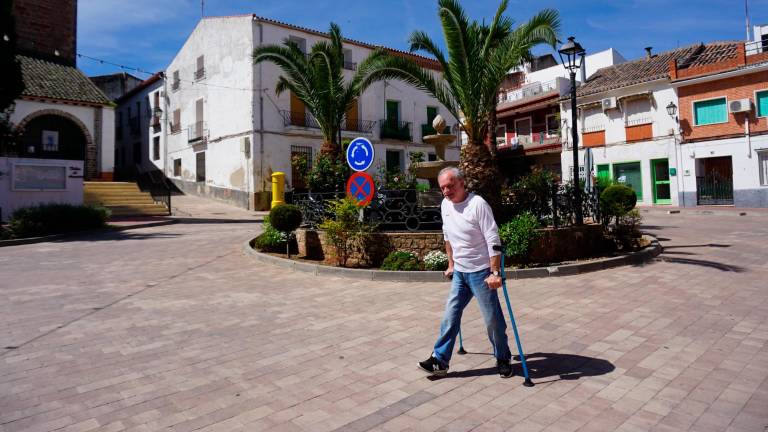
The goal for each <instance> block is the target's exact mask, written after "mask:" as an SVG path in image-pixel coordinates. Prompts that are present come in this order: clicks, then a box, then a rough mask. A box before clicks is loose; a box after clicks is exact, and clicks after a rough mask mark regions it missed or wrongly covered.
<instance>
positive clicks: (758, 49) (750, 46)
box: [744, 40, 768, 55]
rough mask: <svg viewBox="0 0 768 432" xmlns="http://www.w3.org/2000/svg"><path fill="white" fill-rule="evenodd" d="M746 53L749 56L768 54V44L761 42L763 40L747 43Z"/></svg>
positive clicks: (745, 45)
mask: <svg viewBox="0 0 768 432" xmlns="http://www.w3.org/2000/svg"><path fill="white" fill-rule="evenodd" d="M744 51H746V53H747V55H753V54H760V53H764V52H768V42H766V41H761V40H759V41H754V42H747V43H745V44H744Z"/></svg>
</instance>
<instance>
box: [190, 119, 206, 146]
mask: <svg viewBox="0 0 768 432" xmlns="http://www.w3.org/2000/svg"><path fill="white" fill-rule="evenodd" d="M187 129H188V135H187V137H188V138H187V141H189V142H194V141H201V140H204V139H205V138H207V137H208V127H207V125H206V123H205V122H201V121H200V122H195V123H192V124H191V125H189V127H188V128H187Z"/></svg>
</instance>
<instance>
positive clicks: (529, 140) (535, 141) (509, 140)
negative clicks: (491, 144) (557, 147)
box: [496, 130, 561, 149]
mask: <svg viewBox="0 0 768 432" xmlns="http://www.w3.org/2000/svg"><path fill="white" fill-rule="evenodd" d="M560 143H561V142H560V131H559V130H556V131H549V132H533V133H531V134H529V135H518V134H516V133H514V132H508V133H507V134H506V137H496V147H497V148H500V149H503V148H517V147H523V148H524V149H531V148H536V147H542V146H548V145H553V144H560Z"/></svg>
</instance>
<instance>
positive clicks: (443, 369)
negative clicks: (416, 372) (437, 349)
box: [419, 356, 448, 375]
mask: <svg viewBox="0 0 768 432" xmlns="http://www.w3.org/2000/svg"><path fill="white" fill-rule="evenodd" d="M419 368H421V369H422V370H425V371H427V372H429V373H431V374H432V375H445V374H447V373H448V366H443V364H442V363H440V361H439V360H438V359H436V358H434V357H432V356H430V357H429V358H428V359H426V360H424V361H422V362H419Z"/></svg>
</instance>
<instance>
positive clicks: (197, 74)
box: [195, 68, 205, 81]
mask: <svg viewBox="0 0 768 432" xmlns="http://www.w3.org/2000/svg"><path fill="white" fill-rule="evenodd" d="M203 78H205V68H200V69H198V70H196V71H195V81H197V80H201V79H203Z"/></svg>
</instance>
